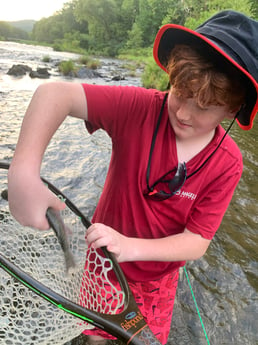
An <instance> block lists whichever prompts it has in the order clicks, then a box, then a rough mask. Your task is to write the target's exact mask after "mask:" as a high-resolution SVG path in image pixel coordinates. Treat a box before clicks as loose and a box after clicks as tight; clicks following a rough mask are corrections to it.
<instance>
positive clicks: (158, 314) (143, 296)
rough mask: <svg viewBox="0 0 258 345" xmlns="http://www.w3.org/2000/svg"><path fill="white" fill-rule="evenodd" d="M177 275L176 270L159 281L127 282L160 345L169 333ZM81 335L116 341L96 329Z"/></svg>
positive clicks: (164, 342)
mask: <svg viewBox="0 0 258 345" xmlns="http://www.w3.org/2000/svg"><path fill="white" fill-rule="evenodd" d="M178 273H179V271H178V270H176V271H174V272H173V273H170V274H168V275H166V276H165V277H163V278H161V279H159V280H153V281H148V282H129V286H130V289H131V290H132V293H133V295H134V298H135V301H136V303H137V305H138V307H139V309H140V311H141V313H142V315H143V317H144V319H145V321H146V323H147V324H148V326H149V327H150V329H151V331H152V332H153V333H154V335H155V336H156V337H157V339H158V340H159V341H160V342H161V343H162V344H166V342H167V339H168V335H169V332H170V327H171V320H172V313H173V307H174V300H175V295H176V289H177V282H178ZM83 333H84V334H86V335H99V336H101V337H103V338H105V339H116V338H114V337H113V336H112V335H110V334H108V333H106V332H104V331H102V330H100V329H98V328H93V329H90V330H85V331H84V332H83Z"/></svg>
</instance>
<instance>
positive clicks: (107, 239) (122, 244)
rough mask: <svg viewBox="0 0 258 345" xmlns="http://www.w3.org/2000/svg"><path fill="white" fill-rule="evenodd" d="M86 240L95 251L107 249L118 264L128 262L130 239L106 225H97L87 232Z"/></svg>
mask: <svg viewBox="0 0 258 345" xmlns="http://www.w3.org/2000/svg"><path fill="white" fill-rule="evenodd" d="M86 240H87V243H88V245H89V246H92V247H93V248H94V249H97V248H101V247H107V249H108V250H109V251H110V252H111V253H113V254H114V255H115V257H116V259H117V261H118V262H124V261H127V260H128V258H127V248H128V240H129V238H128V237H126V236H124V235H122V234H120V233H119V232H118V231H116V230H114V229H112V228H111V227H109V226H106V225H104V224H100V223H95V224H93V225H92V226H90V227H89V228H88V230H87V232H86Z"/></svg>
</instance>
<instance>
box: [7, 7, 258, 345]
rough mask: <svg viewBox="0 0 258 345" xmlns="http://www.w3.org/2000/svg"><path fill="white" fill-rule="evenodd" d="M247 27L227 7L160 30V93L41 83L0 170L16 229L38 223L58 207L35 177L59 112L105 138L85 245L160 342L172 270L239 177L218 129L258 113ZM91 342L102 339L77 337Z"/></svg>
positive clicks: (245, 122) (244, 124)
mask: <svg viewBox="0 0 258 345" xmlns="http://www.w3.org/2000/svg"><path fill="white" fill-rule="evenodd" d="M257 56H258V22H256V21H254V20H251V19H250V18H248V17H246V16H244V15H242V14H241V13H237V12H233V11H223V12H220V13H218V14H217V15H215V16H214V17H212V18H210V19H209V20H208V21H207V22H205V23H204V24H203V25H201V26H200V27H199V28H198V29H197V30H196V31H191V30H189V29H186V28H184V27H181V26H177V25H173V24H168V25H165V26H164V27H162V28H161V29H160V31H159V32H158V34H157V37H156V40H155V43H154V57H155V60H156V62H157V63H158V65H159V66H160V67H161V68H162V69H164V70H166V71H167V72H168V74H169V80H170V84H171V88H170V90H169V92H168V93H164V92H160V91H157V90H146V89H143V88H135V87H116V86H101V85H87V84H84V85H78V84H73V83H72V84H70V83H51V84H45V85H42V86H40V87H39V88H38V90H37V91H36V92H35V94H34V96H33V98H32V101H31V103H30V105H29V107H28V110H27V112H26V115H25V118H24V121H23V125H22V129H21V133H20V137H19V141H18V144H17V148H16V151H15V155H14V158H13V161H12V164H11V168H10V171H9V187H8V189H9V203H10V208H11V211H12V213H13V215H14V216H15V217H16V219H17V220H18V221H19V222H21V223H22V224H25V225H29V226H33V227H36V228H39V229H47V228H48V227H49V225H48V222H47V220H46V218H45V213H46V210H47V208H48V207H53V208H55V209H57V210H61V209H62V208H64V205H63V204H62V203H61V201H59V200H57V199H56V198H55V197H53V195H52V194H51V193H50V192H49V191H48V190H47V188H46V187H45V186H44V185H43V184H42V182H41V180H40V175H39V174H40V165H41V161H42V158H43V154H44V151H45V149H46V148H47V145H48V143H49V141H50V139H51V137H52V136H53V134H54V133H55V131H56V130H57V128H58V127H59V125H60V124H61V123H62V122H63V121H64V119H65V117H66V116H67V115H68V114H69V115H71V116H74V117H78V118H80V119H83V120H84V121H85V122H86V126H87V129H88V131H89V132H90V133H92V132H94V131H95V130H97V129H99V128H103V129H104V130H106V131H107V133H108V134H109V135H110V137H111V139H112V145H113V150H112V157H111V162H110V167H109V171H108V175H107V178H106V182H105V185H104V189H103V193H102V195H101V198H100V200H99V203H98V205H97V208H96V211H95V214H94V217H93V223H94V224H93V225H92V226H91V227H90V228H89V229H88V231H87V241H88V243H89V244H90V245H92V246H94V247H95V248H98V247H101V246H107V248H108V250H110V251H111V252H113V253H114V254H115V256H116V258H117V260H118V261H119V262H120V264H121V267H122V268H123V271H124V273H125V275H126V277H127V279H128V281H129V284H130V287H131V289H132V291H133V293H134V296H135V299H136V301H137V303H138V305H139V307H140V309H141V312H142V314H143V316H144V317H145V318H146V320H147V323H148V324H149V326H150V328H151V330H152V331H153V333H154V334H155V335H156V337H157V338H158V339H159V340H160V342H161V343H162V344H165V343H166V341H167V337H168V334H169V330H170V323H171V318H172V311H173V303H174V297H175V293H176V287H177V279H178V270H179V267H180V266H182V265H184V263H185V261H186V260H195V259H198V258H200V257H201V256H202V255H204V253H205V252H206V250H207V248H208V246H209V243H210V241H211V239H212V238H213V236H214V234H215V232H216V230H217V229H218V227H219V225H220V222H221V220H222V217H223V215H224V213H225V211H226V209H227V207H228V204H229V202H230V200H231V197H232V195H233V192H234V189H235V187H236V185H237V183H238V181H239V179H240V177H241V172H242V157H241V153H240V151H239V149H238V147H237V145H236V144H235V143H234V141H233V140H232V139H231V138H230V137H229V136H228V135H226V133H225V131H224V130H223V129H222V127H221V126H220V122H221V121H222V120H224V119H225V118H229V119H232V120H233V121H234V119H235V118H237V121H238V124H239V126H240V127H241V128H242V129H244V130H248V129H250V128H251V127H252V125H253V120H254V117H255V115H256V112H257V110H258V97H257V94H258V84H257V80H258V62H257ZM87 334H89V335H90V336H91V338H90V341H91V342H93V341H94V342H95V343H100V344H101V343H103V342H104V340H103V338H104V339H107V338H110V336H109V335H108V334H105V333H104V332H102V331H100V330H93V331H88V333H87Z"/></svg>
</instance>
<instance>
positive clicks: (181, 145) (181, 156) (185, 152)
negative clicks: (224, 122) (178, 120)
mask: <svg viewBox="0 0 258 345" xmlns="http://www.w3.org/2000/svg"><path fill="white" fill-rule="evenodd" d="M215 131H216V129H214V130H213V131H211V132H210V133H207V134H206V135H205V136H201V137H198V138H189V139H179V138H176V148H177V158H178V161H179V162H185V163H186V162H188V161H190V160H191V159H192V158H193V157H195V156H196V155H197V154H198V153H199V152H201V151H202V150H203V149H204V148H205V147H206V146H207V145H208V144H209V143H210V142H211V141H212V139H213V137H214V135H215Z"/></svg>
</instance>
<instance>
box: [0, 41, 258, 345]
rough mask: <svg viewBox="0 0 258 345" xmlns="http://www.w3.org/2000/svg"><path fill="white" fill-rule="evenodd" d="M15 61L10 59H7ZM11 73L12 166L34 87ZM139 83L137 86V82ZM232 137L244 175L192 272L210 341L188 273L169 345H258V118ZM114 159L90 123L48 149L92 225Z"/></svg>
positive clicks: (55, 170) (77, 125) (58, 177)
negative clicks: (91, 132)
mask: <svg viewBox="0 0 258 345" xmlns="http://www.w3.org/2000/svg"><path fill="white" fill-rule="evenodd" d="M23 49H25V48H23ZM27 49H28V48H27ZM30 49H31V48H30ZM10 54H11V53H9V55H8V54H6V56H7V58H8V57H9V58H10ZM24 54H25V53H24V52H23V58H24ZM48 54H50V53H49V51H48ZM25 56H26V54H25ZM2 59H3V57H2ZM109 63H110V61H109ZM111 65H113V64H111ZM109 66H110V65H109ZM10 67H11V66H10ZM106 68H107V69H108V68H109V67H106ZM4 73H5V71H4V70H3V68H2V69H1V70H0V87H1V88H0V90H2V92H0V117H1V121H0V160H9V161H10V160H11V157H12V155H13V152H14V149H15V144H16V141H17V138H18V133H19V128H20V125H21V121H22V117H23V114H24V112H25V109H26V107H27V105H28V102H29V100H30V98H31V95H32V92H33V89H34V88H35V85H34V86H30V85H27V87H26V88H25V89H23V87H22V86H21V85H22V84H21V82H20V84H19V87H17V85H16V86H15V81H14V80H12V81H11V80H10V79H9V80H8V83H9V84H8V85H7V84H6V80H5V77H4ZM84 82H85V80H84ZM89 82H91V81H89ZM101 82H103V80H101ZM132 83H133V84H134V85H135V83H136V80H135V79H134V80H132ZM124 84H130V80H129V79H127V80H125V81H124ZM231 136H232V137H233V138H234V140H235V141H236V142H237V144H238V145H239V147H240V149H241V151H242V154H243V160H244V172H243V176H242V178H241V181H240V183H239V185H238V187H237V189H236V192H235V194H234V196H233V199H232V202H231V204H230V207H229V208H228V210H227V212H226V215H225V217H224V219H223V221H222V224H221V226H220V229H219V230H218V232H217V234H216V235H215V237H214V240H213V241H212V243H211V245H210V248H209V249H208V252H207V253H206V255H205V256H204V257H203V258H202V259H200V260H198V261H196V262H189V263H188V264H187V265H186V268H187V272H188V275H189V279H190V282H191V285H192V290H193V293H194V296H195V299H196V302H197V304H198V307H199V313H200V315H201V318H202V322H203V325H204V327H205V329H206V332H207V337H208V339H207V338H206V337H205V334H204V330H203V328H202V326H201V321H200V319H199V316H198V313H197V311H196V306H195V303H194V300H193V297H192V294H191V290H190V287H189V283H188V280H187V279H186V275H185V273H184V271H183V270H182V271H181V272H180V281H179V288H178V292H177V299H176V303H175V309H174V315H173V320H172V327H171V333H170V337H169V341H168V344H169V345H185V344H191V345H195V344H196V345H204V344H209V343H210V344H212V345H223V344H225V345H257V344H258V332H257V330H258V317H257V316H258V301H257V292H258V291H257V290H258V279H257V278H258V254H257V242H258V241H257V230H258V229H257V228H258V203H257V185H258V160H257V152H256V150H257V140H258V119H256V121H255V124H254V128H253V129H252V130H251V131H248V132H244V131H242V130H240V129H239V128H238V126H237V125H236V124H235V125H234V126H233V128H232V130H231ZM110 153H111V143H110V141H109V138H108V136H107V135H106V134H105V133H104V132H102V131H98V132H97V133H95V134H94V135H93V136H90V135H88V133H87V132H86V131H85V128H84V124H83V123H81V122H78V121H76V120H74V119H68V120H67V121H66V122H65V123H64V124H63V125H62V126H61V128H60V129H59V130H58V132H57V133H56V135H55V137H54V138H53V140H52V141H51V144H50V146H49V147H48V151H47V153H46V156H45V158H44V163H43V167H42V173H43V175H44V176H45V177H46V178H48V179H49V180H50V181H54V182H55V184H57V187H60V188H61V189H62V190H63V191H64V193H65V194H67V196H68V197H70V198H71V199H72V200H74V202H75V204H77V205H78V206H79V207H80V208H81V209H82V211H83V212H85V214H86V215H87V216H88V217H89V218H90V217H91V216H92V214H93V212H94V209H95V207H96V204H97V201H98V198H99V195H100V193H101V190H102V186H103V183H104V180H105V176H106V172H107V167H108V163H109V158H110ZM74 157H76V160H75V159H74ZM225 164H226V162H225ZM85 180H86V181H87V183H85ZM83 341H84V340H83V337H80V339H78V340H76V341H73V343H72V345H82V344H83ZM67 345H68V344H67Z"/></svg>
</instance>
